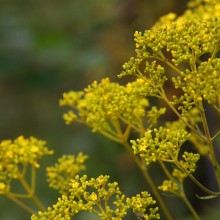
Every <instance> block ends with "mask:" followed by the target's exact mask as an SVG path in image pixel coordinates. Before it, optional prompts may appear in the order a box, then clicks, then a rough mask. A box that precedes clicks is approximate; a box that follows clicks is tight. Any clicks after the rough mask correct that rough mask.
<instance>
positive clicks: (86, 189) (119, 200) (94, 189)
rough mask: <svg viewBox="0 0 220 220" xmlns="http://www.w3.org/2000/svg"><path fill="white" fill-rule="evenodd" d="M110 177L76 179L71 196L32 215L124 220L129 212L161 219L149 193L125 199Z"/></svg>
mask: <svg viewBox="0 0 220 220" xmlns="http://www.w3.org/2000/svg"><path fill="white" fill-rule="evenodd" d="M108 180H109V176H102V175H101V176H99V177H98V178H96V179H95V178H91V179H89V180H87V176H83V177H81V178H80V177H79V176H76V177H75V178H74V179H73V180H72V181H71V183H70V189H69V193H68V195H62V197H60V198H59V199H58V202H57V203H56V204H54V205H53V207H51V208H50V207H49V208H48V209H47V211H45V212H38V215H32V218H31V219H32V220H70V219H72V217H73V216H75V215H77V214H78V213H79V212H81V211H89V212H93V213H96V214H97V215H98V216H99V217H100V218H101V219H103V220H107V219H111V220H122V219H123V217H124V216H125V215H126V214H127V210H128V209H132V210H133V212H137V213H138V214H139V215H141V216H143V217H144V219H149V220H150V219H159V218H160V216H159V214H158V213H157V211H158V208H149V209H148V207H149V206H152V205H155V203H156V202H155V201H154V200H153V199H152V198H151V196H150V194H149V193H147V192H142V193H141V194H138V195H136V196H134V197H132V198H127V199H125V195H123V194H122V193H121V191H120V189H119V187H118V183H117V182H113V183H110V182H108Z"/></svg>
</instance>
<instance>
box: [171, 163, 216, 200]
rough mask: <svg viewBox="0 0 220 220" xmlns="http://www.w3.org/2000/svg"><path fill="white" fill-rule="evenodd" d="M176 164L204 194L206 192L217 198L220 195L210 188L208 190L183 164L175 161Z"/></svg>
mask: <svg viewBox="0 0 220 220" xmlns="http://www.w3.org/2000/svg"><path fill="white" fill-rule="evenodd" d="M174 164H176V165H177V166H178V167H179V168H180V169H181V170H182V171H183V172H184V173H186V174H187V175H188V176H189V178H190V179H191V180H192V181H193V182H194V183H195V184H196V185H197V186H198V187H199V188H200V189H202V190H203V191H204V192H206V193H207V194H210V195H215V196H219V195H220V192H213V191H211V190H209V189H208V188H206V187H205V186H203V185H202V184H201V183H200V182H199V181H198V180H197V179H196V178H195V177H194V176H193V175H192V174H191V173H189V172H188V170H186V169H185V168H184V167H183V166H182V165H181V163H179V161H175V163H174Z"/></svg>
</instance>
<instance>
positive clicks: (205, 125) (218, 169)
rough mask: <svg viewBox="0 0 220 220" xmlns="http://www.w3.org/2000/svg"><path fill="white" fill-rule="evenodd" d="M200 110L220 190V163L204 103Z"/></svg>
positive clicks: (200, 103) (200, 105) (200, 104)
mask: <svg viewBox="0 0 220 220" xmlns="http://www.w3.org/2000/svg"><path fill="white" fill-rule="evenodd" d="M199 110H200V115H201V118H202V124H203V128H204V131H205V136H206V139H207V140H206V141H207V144H208V146H209V151H210V157H211V158H210V159H211V162H212V165H213V168H214V171H215V176H216V180H217V183H218V188H219V189H220V168H219V164H218V161H217V159H216V155H215V151H214V146H213V142H212V138H211V135H210V132H209V127H208V123H207V120H206V116H205V110H204V106H203V103H202V101H200V102H199Z"/></svg>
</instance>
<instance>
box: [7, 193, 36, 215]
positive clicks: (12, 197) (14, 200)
mask: <svg viewBox="0 0 220 220" xmlns="http://www.w3.org/2000/svg"><path fill="white" fill-rule="evenodd" d="M6 196H7V198H9V199H10V200H12V201H13V202H14V203H15V204H16V205H18V206H19V207H21V208H23V209H24V210H25V211H27V212H28V213H30V214H36V212H35V211H34V210H33V209H31V208H30V207H29V206H27V205H26V204H25V203H23V202H21V201H20V200H19V199H17V198H16V197H14V196H12V195H10V194H9V195H6Z"/></svg>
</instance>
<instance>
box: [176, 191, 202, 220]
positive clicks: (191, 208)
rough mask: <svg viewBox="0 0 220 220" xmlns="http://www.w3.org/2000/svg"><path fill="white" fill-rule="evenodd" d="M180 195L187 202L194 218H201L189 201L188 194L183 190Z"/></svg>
mask: <svg viewBox="0 0 220 220" xmlns="http://www.w3.org/2000/svg"><path fill="white" fill-rule="evenodd" d="M180 197H181V198H182V200H183V202H184V203H185V204H186V206H187V207H188V209H189V210H190V212H191V213H192V215H193V216H194V219H196V220H200V217H199V215H198V214H197V212H196V210H195V209H194V207H193V206H192V204H191V203H190V202H189V200H188V198H187V197H186V195H185V193H184V192H183V191H182V194H181V195H180Z"/></svg>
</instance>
